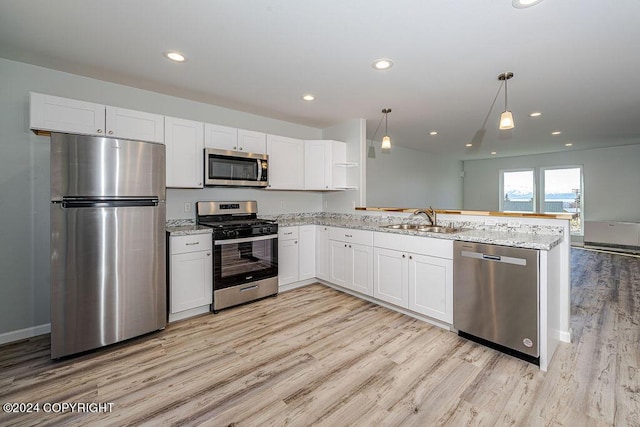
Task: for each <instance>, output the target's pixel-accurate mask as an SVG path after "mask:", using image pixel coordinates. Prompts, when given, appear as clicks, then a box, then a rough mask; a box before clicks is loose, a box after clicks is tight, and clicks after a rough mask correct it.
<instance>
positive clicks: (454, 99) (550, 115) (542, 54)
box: [0, 0, 640, 159]
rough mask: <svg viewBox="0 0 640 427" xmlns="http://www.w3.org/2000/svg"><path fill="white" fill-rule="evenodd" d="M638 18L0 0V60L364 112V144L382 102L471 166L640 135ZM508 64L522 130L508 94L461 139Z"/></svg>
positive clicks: (430, 146) (249, 105)
mask: <svg viewBox="0 0 640 427" xmlns="http://www.w3.org/2000/svg"><path fill="white" fill-rule="evenodd" d="M639 18H640V1H638V0H615V1H607V0H545V1H543V2H542V3H540V4H539V5H537V6H535V7H531V8H528V9H515V8H513V7H512V5H511V0H483V1H479V0H393V1H381V0H321V1H320V0H316V1H312V0H244V1H233V0H182V1H175V0H156V1H150V0H147V1H142V0H138V1H133V0H109V1H105V0H64V1H63V0H29V1H17V0H0V57H4V58H8V59H13V60H17V61H22V62H27V63H32V64H36V65H41V66H44V67H49V68H53V69H58V70H63V71H67V72H71V73H76V74H80V75H86V76H90V77H95V78H98V79H102V80H108V81H113V82H117V83H121V84H125V85H131V86H136V87H140V88H143V89H149V90H153V91H157V92H163V93H167V94H171V95H176V96H180V97H184V98H189V99H193V100H197V101H202V102H208V103H212V104H216V105H222V106H227V107H230V108H234V109H238V110H242V111H247V112H251V113H256V114H260V115H264V116H268V117H273V118H278V119H284V120H287V121H292V122H296V123H300V124H304V125H309V126H314V127H326V126H330V125H333V124H336V123H339V122H341V121H343V120H345V119H349V118H354V117H363V118H365V119H366V120H367V137H368V138H371V137H372V136H373V132H374V130H375V128H376V126H377V125H378V122H379V120H380V118H381V117H382V113H381V112H380V111H381V110H382V109H383V108H386V107H388V108H391V109H392V110H393V111H392V112H391V113H390V114H389V117H388V118H389V134H390V135H391V138H392V143H393V144H397V145H400V146H404V147H410V148H414V149H418V150H424V151H428V152H432V153H434V154H449V155H453V156H455V157H456V158H459V159H472V158H486V157H490V154H489V153H490V152H491V151H497V152H498V156H513V155H522V154H531V153H543V152H554V151H564V150H568V148H567V147H565V145H564V144H565V143H568V142H571V143H573V147H571V148H570V149H584V148H592V147H601V146H613V145H624V144H637V143H640V53H639V52H640V23H639ZM172 49H173V50H178V51H181V52H183V53H184V54H186V56H187V57H188V62H186V63H184V64H175V63H171V62H169V61H168V60H166V59H165V58H164V57H163V56H162V52H163V51H166V50H172ZM380 57H389V58H392V59H393V60H394V61H395V65H394V67H393V68H391V69H389V70H386V71H376V70H374V69H373V68H372V67H371V63H372V62H373V60H374V59H376V58H380ZM504 71H512V72H513V73H514V74H515V77H514V78H513V79H512V80H510V81H509V86H508V88H509V107H510V108H509V109H510V110H512V111H513V115H514V119H515V122H516V128H515V129H514V130H513V131H506V132H505V131H502V132H499V131H498V130H497V123H498V118H499V114H500V112H501V111H502V110H503V109H504V95H503V93H501V94H500V96H499V97H498V99H497V102H496V105H495V106H494V108H493V110H492V113H491V115H490V116H489V117H488V121H487V124H486V129H487V132H486V135H485V137H484V139H483V142H482V145H481V146H480V147H479V148H478V147H474V148H473V149H468V148H465V146H464V144H465V143H467V142H470V141H471V140H472V139H473V136H474V134H475V133H476V131H478V130H479V129H480V128H481V125H482V123H483V121H484V120H485V117H486V116H487V113H488V110H489V107H490V105H491V102H492V101H493V99H494V97H495V96H496V92H497V91H498V88H499V87H500V82H499V81H498V80H497V76H498V74H500V73H502V72H504ZM305 93H312V94H314V95H315V96H316V101H314V102H311V103H308V102H304V101H302V100H301V96H302V95H303V94H305ZM532 111H542V112H543V113H544V114H543V115H542V116H541V117H539V118H535V119H534V118H529V117H528V114H529V113H530V112H532ZM383 126H384V124H383ZM430 130H437V131H438V132H439V134H438V135H437V136H429V135H428V132H429V131H430ZM554 130H561V131H562V132H563V133H562V135H559V136H552V135H551V131H554ZM501 133H502V134H504V135H501ZM381 137H382V134H381V133H378V135H377V136H376V139H377V140H380V139H381Z"/></svg>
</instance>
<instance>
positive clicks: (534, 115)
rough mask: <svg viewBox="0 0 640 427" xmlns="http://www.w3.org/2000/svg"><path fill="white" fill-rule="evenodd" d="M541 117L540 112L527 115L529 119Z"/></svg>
mask: <svg viewBox="0 0 640 427" xmlns="http://www.w3.org/2000/svg"><path fill="white" fill-rule="evenodd" d="M541 115H542V113H541V112H540V111H534V112H533V113H531V114H529V117H540V116H541Z"/></svg>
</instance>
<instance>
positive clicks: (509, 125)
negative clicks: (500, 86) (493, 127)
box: [498, 71, 515, 130]
mask: <svg viewBox="0 0 640 427" xmlns="http://www.w3.org/2000/svg"><path fill="white" fill-rule="evenodd" d="M512 77H513V73H512V72H511V71H507V72H506V73H502V74H500V75H499V76H498V80H501V81H504V112H503V113H502V114H500V126H499V129H500V130H508V129H513V128H514V127H515V123H514V122H513V114H511V111H509V108H508V106H507V81H508V80H509V79H511V78H512Z"/></svg>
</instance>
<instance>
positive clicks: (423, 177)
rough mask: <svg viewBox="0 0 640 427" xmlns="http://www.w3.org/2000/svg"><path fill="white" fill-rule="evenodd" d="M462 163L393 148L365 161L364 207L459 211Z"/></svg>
mask: <svg viewBox="0 0 640 427" xmlns="http://www.w3.org/2000/svg"><path fill="white" fill-rule="evenodd" d="M460 171H462V162H461V161H459V160H454V159H450V158H447V157H442V156H436V155H433V154H430V153H425V152H422V151H417V150H411V149H408V148H403V147H399V146H394V147H393V148H392V150H391V153H389V154H382V153H381V152H380V147H379V145H378V146H377V149H376V158H375V159H370V158H367V171H366V173H367V206H369V207H403V208H421V207H428V206H433V207H434V208H435V209H462V178H461V177H460Z"/></svg>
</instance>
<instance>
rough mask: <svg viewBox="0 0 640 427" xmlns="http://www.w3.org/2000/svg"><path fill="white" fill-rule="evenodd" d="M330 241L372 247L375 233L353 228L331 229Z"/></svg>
mask: <svg viewBox="0 0 640 427" xmlns="http://www.w3.org/2000/svg"><path fill="white" fill-rule="evenodd" d="M329 239H330V240H339V241H341V242H349V243H356V244H358V245H366V246H372V245H373V232H372V231H368V230H354V229H351V228H339V227H330V228H329Z"/></svg>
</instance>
